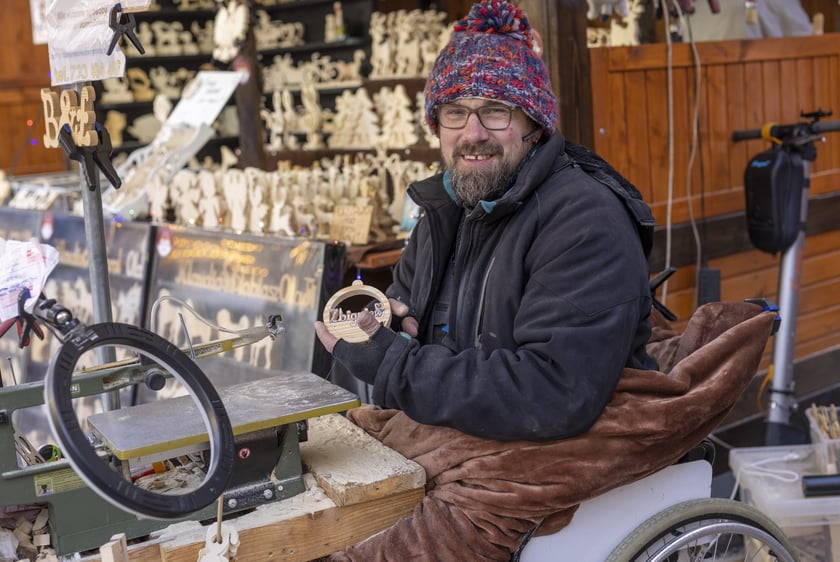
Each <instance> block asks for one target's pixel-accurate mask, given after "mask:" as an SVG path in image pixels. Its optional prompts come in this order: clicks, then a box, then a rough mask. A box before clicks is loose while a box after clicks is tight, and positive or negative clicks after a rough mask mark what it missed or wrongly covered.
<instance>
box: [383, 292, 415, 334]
mask: <svg viewBox="0 0 840 562" xmlns="http://www.w3.org/2000/svg"><path fill="white" fill-rule="evenodd" d="M388 301H389V302H390V304H391V314H392V315H393V316H402V317H403V319H402V322H400V329H401V330H402V331H403V332H405V333H406V334H408V335H409V336H411V337H412V338H416V337H417V328H418V326H419V324H418V322H417V319H416V318H414V317H413V316H409V315H408V314H409V312H411V309H410V308H408V305H407V304H405V303H404V302H402V301H398V300H396V299H388Z"/></svg>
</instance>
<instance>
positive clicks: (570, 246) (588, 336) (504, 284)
mask: <svg viewBox="0 0 840 562" xmlns="http://www.w3.org/2000/svg"><path fill="white" fill-rule="evenodd" d="M564 146H565V141H564V139H563V137H562V136H561V135H560V134H559V133H555V134H554V135H553V136H552V137H551V138H549V139H548V141H547V142H546V143H545V144H544V145H542V146H540V147H539V148H538V149H537V150H536V152H535V154H533V156H532V158H531V159H530V161H529V162H528V163H527V164H526V165H525V166H524V167H523V169H522V170H521V172H520V173H519V176H518V178H517V180H516V182H515V184H514V185H513V187H512V188H511V189H510V190H509V191H508V192H507V193H506V194H505V195H504V196H502V197H501V198H499V199H498V200H497V201H495V202H493V203H490V204H479V205H478V206H477V207H476V208H475V209H473V210H471V211H469V212H466V214H465V211H464V209H463V208H462V207H460V206H458V205H457V204H456V203H455V202H454V201H453V200H452V198H451V196H450V195H449V194H448V193H447V191H446V190H445V188H444V184H443V176H442V175H437V176H434V177H432V178H429V179H427V180H424V181H422V182H419V183H417V184H415V185H413V186H411V188H410V189H409V193H410V195H411V197H412V198H413V199H414V200H415V201H416V202H417V203H418V204H419V205H420V206H421V207H422V209H423V211H424V214H423V216H422V218H421V219H420V220H419V222H418V223H417V225H416V227H415V229H414V231H413V233H412V235H411V239H410V240H409V243H408V245H407V247H406V250H405V253H404V255H403V256H402V258H401V259H400V262H399V264H398V265H397V267H396V269H395V272H394V283H393V285H392V286H391V287H390V288H389V289H388V291H387V293H388V296H390V297H392V298H399V299H400V300H401V301H403V302H404V303H407V304H408V305H409V307H410V308H411V314H412V315H414V316H415V317H416V318H417V319H418V320H419V322H420V334H419V336H418V339H409V338H406V337H388V338H385V337H384V336H382V337H381V338H380V339H378V340H376V341H377V344H378V345H379V346H380V348H381V352H382V353H383V354H384V356H383V357H382V361H381V363H379V367H378V369H376V372H375V376H373V377H371V380H368V381H367V382H369V383H371V384H372V385H373V399H374V401H375V403H376V404H378V405H380V406H383V407H389V408H398V409H400V410H403V411H405V412H406V414H407V415H408V416H410V417H411V418H413V419H415V420H416V421H419V422H421V423H426V424H433V425H443V426H449V427H454V428H457V429H460V430H462V431H464V432H465V433H468V434H472V435H476V436H479V437H486V438H492V439H504V440H511V439H526V440H548V439H557V438H563V437H570V436H573V435H576V434H578V433H581V432H583V431H585V430H586V429H587V428H589V426H591V425H592V424H593V423H594V421H595V419H596V418H597V417H598V416H599V415H600V413H601V411H602V409H603V408H604V406H605V405H606V403H607V401H608V400H609V398H610V395H611V394H612V392H613V389H614V388H615V386H616V384H617V382H618V378H619V376H620V374H621V372H622V369H623V368H624V367H625V366H627V367H635V368H642V369H646V368H656V365H655V363H654V362H653V361H652V360H651V359H650V358H649V357H648V356H647V354H646V353H645V351H644V346H645V343H646V342H647V341H648V338H649V336H650V325H649V323H648V315H649V312H650V307H651V295H650V288H649V282H648V266H647V262H646V258H645V251H644V249H643V244H642V242H641V241H640V236H639V229H641V230H642V231H643V232H649V230H650V229H651V228H652V225H653V218H652V216H651V215H650V210H649V209H648V207H647V206H646V205H645V204H644V203H642V202H641V201H640V200H638V199H634V198H633V197H631V195H630V194H629V193H628V192H627V190H626V189H625V188H624V187H623V186H622V185H620V184H619V182H617V181H616V180H615V179H614V178H613V177H612V176H610V175H609V174H607V173H605V172H604V171H603V170H598V169H595V170H593V169H589V168H591V167H589V166H587V168H588V171H584V169H582V168H581V166H580V165H579V164H578V163H577V162H575V161H573V160H572V158H571V157H570V156H569V155H568V154H567V153H566V152H565V150H564ZM631 189H632V188H631ZM456 240H458V242H457V243H456ZM456 246H457V249H455V248H456ZM453 252H454V253H453ZM448 260H454V261H453V262H452V267H454V268H455V270H454V279H455V280H456V281H455V285H454V287H453V288H452V290H451V301H450V308H449V325H448V335H447V337H446V338H445V339H444V341H443V342H441V343H440V344H430V343H427V342H426V341H424V340H425V337H424V334H426V333H427V332H428V330H427V325H426V324H427V322H428V319H429V316H430V313H431V308H432V307H433V305H434V303H435V298H436V292H437V290H438V288H439V285H440V282H441V276H442V274H443V272H444V271H446V270H447V266H448V263H447V262H448ZM379 332H386V330H379ZM341 345H343V344H342V343H340V344H339V346H336V350H335V353H336V357H337V358H339V359H340V357H341V356H342V352H343V354H344V356H345V357H346V356H347V355H348V354H347V348H346V346H345V348H344V349H340V346H341ZM371 345H374V344H373V343H372V344H371ZM371 374H372V373H371Z"/></svg>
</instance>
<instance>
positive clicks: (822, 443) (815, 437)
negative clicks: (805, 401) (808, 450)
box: [805, 408, 840, 474]
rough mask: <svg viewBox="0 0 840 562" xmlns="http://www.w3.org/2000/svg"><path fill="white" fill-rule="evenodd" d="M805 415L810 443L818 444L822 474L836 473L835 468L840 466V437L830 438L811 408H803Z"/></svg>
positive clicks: (817, 449)
mask: <svg viewBox="0 0 840 562" xmlns="http://www.w3.org/2000/svg"><path fill="white" fill-rule="evenodd" d="M805 417H807V418H808V427H809V428H810V431H811V443H813V444H815V445H818V447H817V448H816V451H817V462H818V464H819V467H820V470H821V471H822V473H823V474H837V469H838V468H840V439H831V438H830V437H829V436H828V435H826V433H825V431H823V430H821V429H820V427H819V424H818V423H817V421H816V420H815V419H814V413H813V411H812V410H811V408H808V409H807V410H805Z"/></svg>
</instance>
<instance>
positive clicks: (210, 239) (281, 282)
mask: <svg viewBox="0 0 840 562" xmlns="http://www.w3.org/2000/svg"><path fill="white" fill-rule="evenodd" d="M155 240H156V251H155V252H154V257H153V274H152V288H151V300H152V301H154V300H155V299H160V301H159V303H158V304H157V305H153V308H152V310H151V312H150V318H149V321H150V323H149V326H147V327H148V328H149V329H151V330H152V331H154V332H156V333H158V334H159V335H161V336H162V337H164V338H165V339H166V340H168V341H171V342H174V343H175V344H176V345H178V346H179V347H185V346H188V345H189V344H192V345H196V344H199V343H207V342H209V341H214V340H217V339H227V338H232V337H234V336H235V335H236V334H235V333H233V332H236V331H241V330H244V329H247V328H253V327H257V326H262V325H265V323H266V321H267V319H268V316H269V315H274V314H280V315H281V317H282V323H283V327H284V328H285V333H284V334H283V335H281V336H280V337H278V338H277V339H276V340H274V341H272V340H271V339H270V338H264V339H262V340H260V341H258V342H256V343H253V344H250V345H246V346H243V347H239V348H237V349H234V350H233V351H229V352H226V353H224V354H221V355H218V356H213V357H208V358H203V359H201V360H200V362H199V365H200V366H201V368H202V370H204V371H205V373H207V374H208V376H210V377H211V380H214V379H215V380H214V382H219V383H220V384H231V383H233V382H239V381H236V380H235V377H236V376H238V375H237V373H238V372H239V371H240V369H241V367H242V366H247V367H252V368H254V369H258V370H263V371H265V372H269V371H277V370H286V371H310V370H311V368H312V362H313V349H314V342H315V327H314V322H315V320H316V319H318V318H319V316H320V314H319V307H320V302H321V284H322V275H323V272H324V256H325V246H324V244H323V243H322V242H318V241H314V240H302V239H291V238H274V237H260V236H249V235H239V236H237V235H233V234H230V233H218V232H210V231H203V230H199V229H187V228H179V227H174V226H172V227H160V228H159V229H158V234H157V235H156V236H155ZM176 299H177V300H176ZM178 301H181V302H178ZM182 303H183V304H182ZM184 305H186V306H184ZM187 307H189V308H187ZM190 309H192V311H195V313H193V312H192V311H191V310H190ZM179 315H180V316H179ZM197 315H200V316H201V319H200V318H199V317H198V316H197ZM202 319H203V321H202ZM223 330H224V331H223Z"/></svg>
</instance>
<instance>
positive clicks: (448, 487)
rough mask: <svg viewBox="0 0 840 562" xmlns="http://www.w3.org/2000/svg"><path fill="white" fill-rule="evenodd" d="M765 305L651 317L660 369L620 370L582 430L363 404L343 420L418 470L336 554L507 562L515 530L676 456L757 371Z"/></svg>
mask: <svg viewBox="0 0 840 562" xmlns="http://www.w3.org/2000/svg"><path fill="white" fill-rule="evenodd" d="M774 318H775V314H774V313H770V312H767V313H762V312H761V309H760V308H759V307H758V306H755V305H752V304H747V303H713V304H708V305H704V306H702V307H700V308H699V309H698V310H697V311H696V313H695V314H694V315H693V316H692V318H691V319H690V320H689V322H688V324H687V326H686V329H685V330H684V331H683V333H682V334H677V333H675V332H674V331H673V330H671V329H670V328H669V327H668V326H667V323H663V322H664V321H662V322H656V321H655V322H654V331H653V336H652V338H651V342H650V344H649V351H650V353H651V354H652V355H653V356H654V357H655V358H656V359H657V360H658V361H659V364H660V368H661V371H640V370H635V369H625V371H624V373H623V375H622V377H621V379H620V381H619V383H618V387H617V388H616V390H615V393H614V394H613V397H612V399H611V400H610V402H609V404H608V405H607V407H606V409H605V410H604V412H603V414H602V415H601V417H600V418H599V419H598V421H597V422H596V423H595V425H593V426H592V427H591V428H590V429H589V430H588V431H586V432H585V433H583V434H581V435H579V436H577V437H574V438H570V439H563V440H558V441H551V442H544V443H534V442H525V441H514V442H510V441H507V442H503V441H491V440H487V439H479V438H477V437H471V436H469V435H466V434H464V433H461V432H459V431H457V430H454V429H451V428H445V427H434V426H428V425H423V424H419V423H416V422H415V421H413V420H411V419H410V418H409V417H408V416H406V415H405V414H404V413H403V412H400V411H397V410H380V409H376V408H373V407H370V406H363V407H361V408H357V409H355V410H352V411H351V412H349V417H350V418H351V419H352V420H353V421H354V422H355V423H356V424H358V425H359V426H361V427H362V428H364V429H365V430H366V431H367V432H368V433H370V434H371V435H373V436H374V437H375V438H377V439H378V440H380V441H381V442H382V443H384V444H385V445H387V446H389V447H391V448H393V449H395V450H397V451H399V452H400V453H402V454H403V455H404V456H406V457H407V458H410V459H413V460H414V461H416V462H417V463H419V464H420V465H421V466H423V468H424V469H425V470H426V475H427V486H426V492H427V493H426V496H425V498H424V499H423V501H422V502H421V503H420V504H419V505H418V506H417V507H416V508H415V509H414V512H413V513H412V514H411V515H410V516H408V517H405V518H403V519H401V520H400V521H398V522H397V523H396V524H394V525H393V526H392V527H390V528H388V529H386V530H385V531H383V532H381V533H379V534H377V535H374V536H373V537H371V538H369V539H367V540H365V541H363V542H361V543H359V544H357V545H354V546H352V547H349V548H347V549H346V550H344V551H342V552H337V553H334V554H333V555H332V556H331V558H330V560H333V561H347V560H353V561H363V562H376V561H405V560H421V561H435V560H440V561H446V562H449V561H452V560H459V561H469V560H503V561H507V560H510V557H511V553H512V552H513V551H515V550H516V549H517V547H518V546H519V545H520V543H521V541H522V538H523V535H524V534H525V533H526V532H528V531H529V530H531V529H533V528H534V527H535V526H536V525H538V524H541V525H542V526H541V529H542V530H545V531H546V532H551V531H556V530H558V529H560V528H562V527H563V526H565V525H567V524H568V522H569V521H570V520H571V518H572V515H573V514H574V511H575V509H576V508H577V506H578V504H580V502H582V501H584V500H586V499H589V498H592V497H594V496H596V495H598V494H602V493H604V492H606V491H608V490H610V489H612V488H615V487H617V486H620V485H623V484H626V483H629V482H631V481H634V480H637V479H639V478H643V477H644V476H647V475H649V474H651V473H653V472H655V471H658V470H661V469H662V468H664V467H666V466H668V465H670V464H672V463H674V462H675V461H677V460H678V459H679V458H680V457H681V456H683V455H684V454H685V453H686V452H688V451H689V450H691V448H693V447H694V446H695V445H697V444H698V443H699V442H700V441H702V440H703V438H705V437H706V436H707V435H708V434H709V433H710V432H711V431H712V430H713V429H714V428H715V427H716V426H717V425H718V424H719V423H720V422H721V421H722V420H723V418H724V417H725V416H726V414H727V412H728V411H729V410H730V409H731V407H732V406H733V405H734V403H735V401H736V400H737V398H738V397H739V396H740V394H741V393H742V392H743V390H744V389H745V388H746V386H747V385H748V384H749V382H750V380H751V379H752V378H753V375H754V374H755V372H756V369H757V368H758V363H759V361H760V359H761V354H762V352H763V350H764V347H765V344H766V343H767V340H768V337H769V335H770V332H771V327H772V323H773V320H774Z"/></svg>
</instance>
